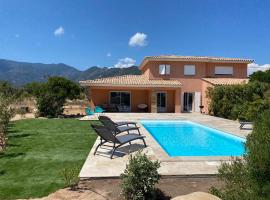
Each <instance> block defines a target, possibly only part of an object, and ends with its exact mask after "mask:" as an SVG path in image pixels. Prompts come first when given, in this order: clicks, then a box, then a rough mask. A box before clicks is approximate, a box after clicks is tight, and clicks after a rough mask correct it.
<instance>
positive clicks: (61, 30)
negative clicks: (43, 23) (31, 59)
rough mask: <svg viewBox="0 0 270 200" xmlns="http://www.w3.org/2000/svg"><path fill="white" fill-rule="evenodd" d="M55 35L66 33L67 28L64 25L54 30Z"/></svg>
mask: <svg viewBox="0 0 270 200" xmlns="http://www.w3.org/2000/svg"><path fill="white" fill-rule="evenodd" d="M53 34H54V35H55V36H61V35H64V34H65V29H64V28H63V27H62V26H59V27H58V28H57V29H55V30H54V33H53Z"/></svg>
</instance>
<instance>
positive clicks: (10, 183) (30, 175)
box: [0, 119, 96, 199]
mask: <svg viewBox="0 0 270 200" xmlns="http://www.w3.org/2000/svg"><path fill="white" fill-rule="evenodd" d="M95 139H96V134H95V133H94V132H93V130H92V129H91V128H90V124H89V122H87V121H79V120H76V119H28V120H21V121H17V122H14V123H11V125H10V133H9V140H8V148H7V149H6V151H5V152H4V153H1V154H0V199H15V198H29V197H42V196H46V195H48V194H50V193H52V192H54V191H55V190H57V189H59V188H63V187H64V181H63V179H62V175H61V171H62V169H63V168H70V167H74V166H75V165H76V166H79V169H80V168H81V167H82V165H83V163H84V161H85V159H86V157H87V155H88V153H89V151H90V149H91V147H92V145H93V143H94V141H95ZM78 173H79V171H78Z"/></svg>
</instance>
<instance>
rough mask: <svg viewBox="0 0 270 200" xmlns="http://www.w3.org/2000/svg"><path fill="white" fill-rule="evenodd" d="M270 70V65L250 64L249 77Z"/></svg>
mask: <svg viewBox="0 0 270 200" xmlns="http://www.w3.org/2000/svg"><path fill="white" fill-rule="evenodd" d="M268 69H270V64H264V65H258V64H256V63H250V64H248V75H251V74H252V73H254V72H256V71H266V70H268Z"/></svg>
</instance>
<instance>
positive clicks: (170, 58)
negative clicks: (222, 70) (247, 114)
mask: <svg viewBox="0 0 270 200" xmlns="http://www.w3.org/2000/svg"><path fill="white" fill-rule="evenodd" d="M148 61H193V62H229V63H247V64H248V63H252V62H254V60H252V59H247V58H225V57H212V56H177V55H161V56H146V57H144V59H143V61H142V63H141V65H140V67H141V68H142V67H143V66H144V65H145V64H146V62H148Z"/></svg>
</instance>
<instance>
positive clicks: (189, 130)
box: [141, 120, 246, 157]
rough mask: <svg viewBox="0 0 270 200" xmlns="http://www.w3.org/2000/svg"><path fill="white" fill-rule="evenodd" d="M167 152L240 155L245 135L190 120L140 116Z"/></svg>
mask: <svg viewBox="0 0 270 200" xmlns="http://www.w3.org/2000/svg"><path fill="white" fill-rule="evenodd" d="M141 124H142V125H143V126H144V127H145V128H146V129H147V131H148V132H149V133H150V134H151V135H152V136H153V137H154V139H155V140H156V141H157V142H158V143H159V145H160V146H161V147H162V148H163V149H164V150H165V151H166V153H167V154H168V155H169V156H170V157H173V156H242V155H243V154H244V152H245V148H244V143H245V141H246V140H245V139H243V138H241V137H237V136H234V135H231V134H228V133H225V132H223V131H219V130H216V129H213V128H209V127H207V126H203V125H201V124H197V123H194V122H190V121H165V120H159V121H156V120H143V121H141Z"/></svg>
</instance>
